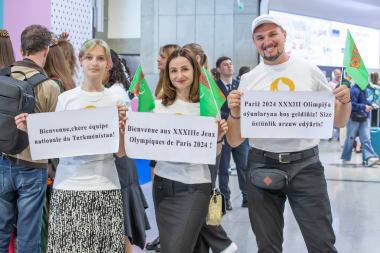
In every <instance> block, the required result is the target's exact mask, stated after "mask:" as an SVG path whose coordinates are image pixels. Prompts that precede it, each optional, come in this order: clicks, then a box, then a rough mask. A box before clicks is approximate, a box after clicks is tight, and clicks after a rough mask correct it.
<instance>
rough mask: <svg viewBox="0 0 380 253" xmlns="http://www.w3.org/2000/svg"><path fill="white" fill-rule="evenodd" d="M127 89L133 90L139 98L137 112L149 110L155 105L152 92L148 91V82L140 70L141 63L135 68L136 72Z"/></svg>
mask: <svg viewBox="0 0 380 253" xmlns="http://www.w3.org/2000/svg"><path fill="white" fill-rule="evenodd" d="M128 91H129V92H133V93H134V94H135V95H136V96H137V97H138V98H139V103H138V107H137V111H138V112H149V111H151V110H153V109H154V108H155V107H156V105H155V103H154V98H153V95H152V92H151V91H150V89H149V86H148V83H147V82H146V80H145V76H144V74H143V72H142V70H141V64H140V65H139V67H138V68H137V70H136V74H135V76H134V77H133V81H132V83H131V86H130V87H129V90H128Z"/></svg>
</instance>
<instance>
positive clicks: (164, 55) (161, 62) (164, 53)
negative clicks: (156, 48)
mask: <svg viewBox="0 0 380 253" xmlns="http://www.w3.org/2000/svg"><path fill="white" fill-rule="evenodd" d="M179 48H180V47H179V46H178V45H176V44H169V45H165V46H163V47H161V48H160V56H159V57H158V59H157V63H158V66H157V68H158V69H159V70H160V77H159V79H158V83H157V86H156V89H155V91H154V95H155V96H156V98H160V93H161V92H162V85H163V82H164V73H165V66H166V61H167V60H168V58H169V56H170V55H171V54H172V53H173V52H174V51H175V50H177V49H179Z"/></svg>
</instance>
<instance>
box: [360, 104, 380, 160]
mask: <svg viewBox="0 0 380 253" xmlns="http://www.w3.org/2000/svg"><path fill="white" fill-rule="evenodd" d="M379 114H380V109H377V127H371V130H370V131H371V132H370V134H371V145H372V148H373V151H375V153H376V154H377V156H378V157H380V128H379V116H380V115H379ZM362 157H363V164H367V161H366V160H365V159H364V153H363V152H362Z"/></svg>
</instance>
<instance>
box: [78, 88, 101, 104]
mask: <svg viewBox="0 0 380 253" xmlns="http://www.w3.org/2000/svg"><path fill="white" fill-rule="evenodd" d="M80 90H81V92H80V94H81V95H82V97H83V98H84V99H85V100H87V101H89V102H98V101H99V100H101V99H102V98H103V97H104V91H105V90H103V91H102V96H101V97H100V98H98V99H96V100H91V99H88V98H86V96H85V94H84V92H85V91H84V90H82V89H80ZM91 93H92V92H91ZM97 93H98V92H97Z"/></svg>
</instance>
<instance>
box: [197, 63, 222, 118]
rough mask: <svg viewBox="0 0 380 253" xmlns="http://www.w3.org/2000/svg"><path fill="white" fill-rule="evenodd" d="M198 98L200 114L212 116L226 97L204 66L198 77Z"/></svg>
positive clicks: (216, 112) (214, 115)
mask: <svg viewBox="0 0 380 253" xmlns="http://www.w3.org/2000/svg"><path fill="white" fill-rule="evenodd" d="M199 100H200V101H199V102H200V106H201V116H209V117H214V118H215V117H216V115H217V114H218V112H219V110H220V108H221V107H222V105H223V104H224V102H226V97H225V96H224V95H223V93H222V91H221V90H220V89H219V87H218V85H217V84H216V83H215V82H214V79H212V78H211V76H210V74H209V73H208V71H207V70H206V69H205V68H203V69H202V74H201V76H200V77H199Z"/></svg>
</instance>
